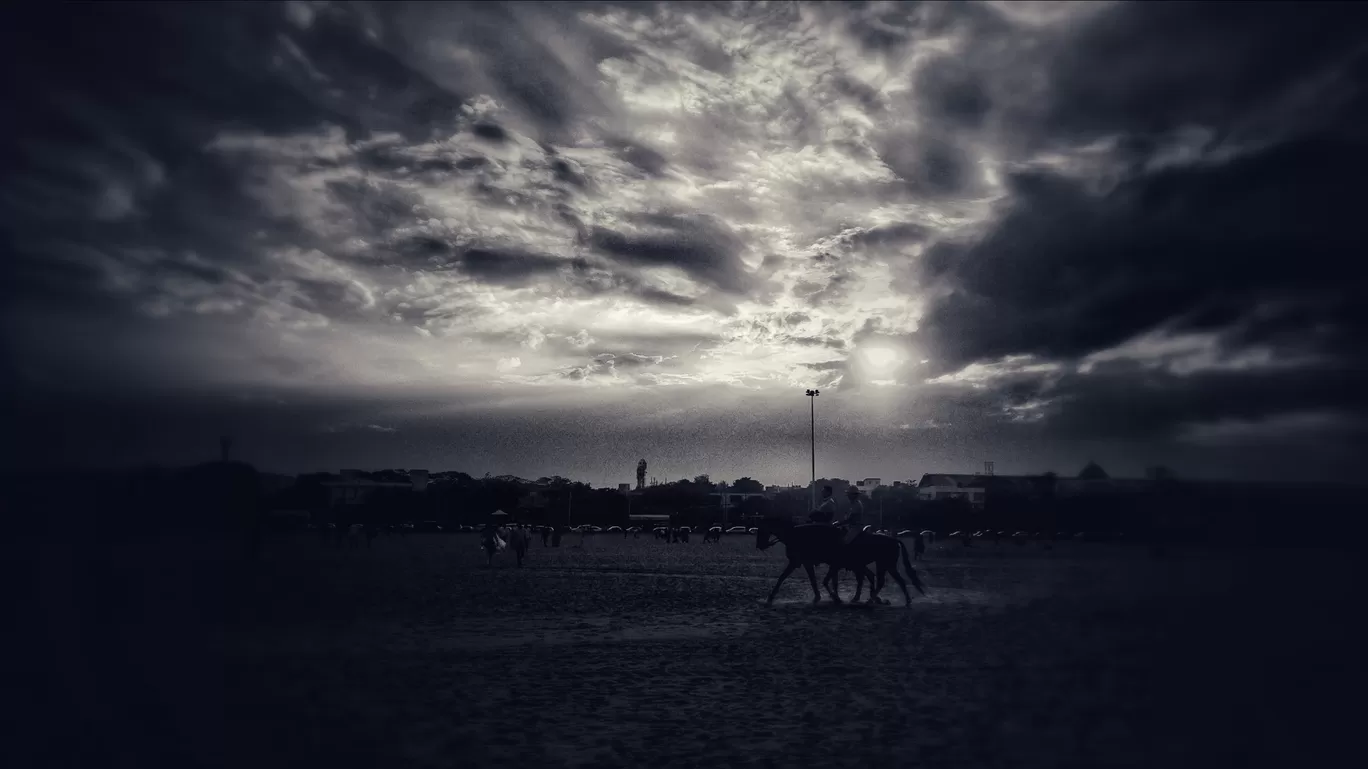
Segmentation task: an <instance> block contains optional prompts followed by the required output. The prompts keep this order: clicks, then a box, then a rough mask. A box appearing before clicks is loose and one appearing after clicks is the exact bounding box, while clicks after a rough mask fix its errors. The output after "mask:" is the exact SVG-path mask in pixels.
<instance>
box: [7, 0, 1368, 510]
mask: <svg viewBox="0 0 1368 769" xmlns="http://www.w3.org/2000/svg"><path fill="white" fill-rule="evenodd" d="M3 13H4V14H6V16H7V17H8V18H7V20H6V21H5V22H4V23H3V24H0V28H3V30H4V31H3V32H0V37H2V38H3V39H0V45H2V47H3V49H4V50H3V52H0V56H3V57H4V58H5V63H4V71H3V73H0V77H2V78H3V80H0V82H3V89H4V90H3V94H2V95H3V102H4V103H5V104H6V105H7V107H6V113H7V117H6V118H5V121H4V125H3V127H0V264H2V265H3V266H0V297H3V305H0V312H3V316H2V318H3V344H4V355H3V364H0V365H3V368H2V369H0V375H3V378H4V380H5V381H6V382H7V383H8V386H7V388H6V389H9V390H10V395H9V397H7V398H6V401H7V405H6V406H5V410H6V412H7V415H6V417H5V421H6V422H7V423H8V424H9V425H10V428H9V429H7V430H6V434H5V443H6V446H7V448H6V453H7V454H8V459H7V461H8V462H9V463H10V464H12V465H22V466H51V465H121V466H123V465H136V464H146V463H158V464H171V465H175V464H186V463H191V462H197V461H203V460H206V459H211V458H214V457H215V456H216V455H217V453H218V436H220V435H223V434H229V435H232V436H233V439H234V448H233V454H234V456H235V457H237V458H241V459H243V460H246V461H250V462H252V463H254V464H256V465H257V466H258V467H260V468H262V469H267V470H274V471H279V472H304V471H314V470H322V469H332V470H336V469H337V468H340V467H358V468H384V467H409V468H414V467H421V468H428V469H430V470H433V471H437V470H446V469H454V470H462V471H465V472H469V473H472V474H477V475H482V474H484V473H486V472H490V473H493V474H495V475H498V474H502V473H511V474H516V475H521V476H524V477H531V478H535V477H538V476H542V475H550V474H561V475H566V476H571V477H576V478H581V479H584V480H587V481H590V482H592V483H594V484H596V485H598V484H605V483H606V484H615V483H618V482H627V481H630V480H632V479H633V476H634V473H635V466H636V461H637V460H638V459H639V458H645V459H646V460H647V462H648V465H649V467H648V471H647V474H648V476H651V477H657V478H660V479H662V480H666V479H668V480H674V479H678V478H681V477H686V476H692V475H694V474H697V473H705V472H706V473H709V474H710V475H711V476H712V477H713V478H714V479H731V478H736V477H740V476H752V477H756V478H760V479H762V480H764V481H766V482H769V483H802V482H804V481H806V480H807V478H808V476H809V473H810V455H809V451H810V446H809V440H810V437H811V436H810V429H811V425H810V419H811V412H810V409H811V408H814V407H815V412H816V418H815V431H816V438H815V441H816V462H817V474H818V475H819V476H829V477H847V478H850V477H854V478H863V477H870V476H873V477H881V478H884V479H885V480H892V479H906V478H917V477H920V475H921V474H922V473H925V472H972V471H975V470H978V469H981V468H982V463H983V462H984V461H993V462H994V463H995V471H996V472H997V473H1000V474H1005V473H1028V472H1043V471H1047V470H1048V471H1055V472H1058V473H1060V474H1063V475H1070V474H1073V473H1074V472H1076V471H1077V470H1078V469H1079V468H1081V467H1082V466H1083V464H1084V463H1086V462H1087V461H1089V460H1096V461H1098V462H1099V463H1100V464H1102V465H1103V467H1105V468H1106V469H1107V470H1109V471H1110V472H1111V473H1112V474H1113V475H1116V476H1131V477H1138V476H1140V475H1141V474H1142V473H1143V472H1144V469H1145V468H1146V467H1148V466H1151V465H1156V464H1163V465H1167V466H1169V467H1171V468H1173V470H1174V471H1175V472H1176V473H1177V474H1178V475H1180V476H1189V477H1224V478H1243V479H1274V478H1279V477H1293V478H1297V479H1303V480H1335V479H1344V478H1346V477H1352V476H1356V475H1357V472H1356V471H1357V469H1358V465H1357V459H1358V457H1360V456H1363V455H1364V453H1365V452H1364V449H1365V448H1368V381H1366V380H1368V365H1365V364H1368V352H1366V350H1368V347H1365V345H1364V344H1363V343H1362V341H1361V339H1362V338H1363V332H1364V331H1365V328H1368V316H1366V315H1365V312H1366V311H1365V309H1364V308H1365V306H1368V305H1365V303H1364V300H1365V298H1368V290H1365V289H1366V287H1368V279H1366V275H1368V271H1365V268H1364V266H1363V259H1364V256H1365V254H1368V250H1366V249H1365V245H1368V243H1365V240H1366V239H1365V237H1364V225H1363V221H1362V217H1363V209H1362V205H1361V201H1362V200H1363V199H1364V198H1363V194H1362V191H1361V190H1362V186H1363V184H1364V180H1365V178H1368V175H1366V174H1365V170H1368V107H1366V105H1368V101H1365V94H1364V83H1365V75H1366V74H1368V35H1365V33H1364V31H1363V30H1365V29H1368V23H1366V22H1368V11H1366V10H1365V9H1364V7H1363V6H1362V4H1356V3H1345V4H1317V3H1311V2H1299V3H1295V4H1292V3H1288V4H1258V3H1120V2H1096V3H1063V2H1001V3H999V2H980V3H961V4H940V3H843V4H790V3H573V2H560V3H548V4H537V3H530V2H519V3H510V4H482V3H481V4H469V3H452V4H441V3H403V2H393V3H375V4H366V3H356V4H343V3H325V2H313V3H305V2H290V3H279V4H246V3H243V4H233V5H227V4H224V5H209V4H198V3H195V4H190V3H187V4H171V3H165V4H147V5H133V4H128V5H125V4H118V3H98V4H83V5H58V4H37V5H34V6H32V7H28V6H26V7H24V8H23V9H14V8H10V7H8V6H7V7H6V8H5V10H4V11H3ZM808 388H818V389H820V391H821V394H820V395H819V396H818V397H817V398H816V399H815V402H813V401H812V400H810V399H809V398H807V397H806V396H805V394H804V393H805V390H806V389H808Z"/></svg>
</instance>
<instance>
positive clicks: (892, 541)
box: [822, 531, 926, 605]
mask: <svg viewBox="0 0 1368 769" xmlns="http://www.w3.org/2000/svg"><path fill="white" fill-rule="evenodd" d="M857 543H863V544H864V545H865V546H867V548H868V549H867V550H865V551H860V550H851V551H849V553H850V557H851V559H858V558H861V557H863V558H864V559H865V560H863V561H861V563H863V564H866V565H867V564H869V563H870V562H873V563H874V565H875V567H876V569H877V572H878V582H875V581H874V579H872V578H871V579H870V580H869V602H870V603H884V604H886V603H888V601H887V600H886V599H883V598H879V591H880V590H883V587H884V581H885V580H884V575H885V573H886V572H888V571H891V572H892V573H893V579H894V580H895V581H897V583H898V586H899V587H901V588H902V591H903V597H904V598H906V600H907V603H908V604H909V605H910V604H911V603H912V596H911V595H909V594H908V592H907V584H906V583H905V582H903V578H902V575H900V574H899V573H898V551H902V558H903V566H904V568H906V569H907V578H908V580H910V581H911V582H912V585H913V586H914V587H916V588H917V590H918V591H919V592H920V593H921V594H922V595H926V589H925V588H924V587H922V583H921V579H920V578H919V577H918V576H917V570H916V569H914V568H912V563H911V562H910V561H909V560H908V558H907V544H906V543H905V542H903V541H902V540H901V539H899V538H897V537H892V536H888V535H886V534H874V533H871V532H868V531H866V532H861V533H860V534H859V535H858V536H856V538H855V539H854V540H853V541H852V542H850V543H849V544H848V546H853V545H855V544H857ZM846 568H849V566H847V567H846ZM851 571H854V572H855V597H854V598H853V599H851V600H852V601H859V600H860V593H861V592H862V591H863V590H864V579H865V576H866V575H867V574H868V569H865V571H864V572H861V571H858V570H855V569H851ZM840 573H841V569H840V567H836V566H833V567H832V569H831V571H830V572H829V573H828V574H827V576H826V578H825V579H823V580H822V584H824V585H827V583H828V582H829V583H830V584H829V585H828V589H829V590H833V591H839V589H840V586H839V584H838V583H839V579H840Z"/></svg>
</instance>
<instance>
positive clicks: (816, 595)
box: [803, 563, 822, 603]
mask: <svg viewBox="0 0 1368 769" xmlns="http://www.w3.org/2000/svg"><path fill="white" fill-rule="evenodd" d="M803 568H804V569H807V573H808V582H809V583H811V584H812V602H813V603H817V602H819V601H821V600H822V593H821V591H820V590H818V589H817V572H816V571H814V570H813V568H812V564H810V563H805V564H803Z"/></svg>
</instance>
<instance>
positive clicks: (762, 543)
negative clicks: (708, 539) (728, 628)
mask: <svg viewBox="0 0 1368 769" xmlns="http://www.w3.org/2000/svg"><path fill="white" fill-rule="evenodd" d="M844 537H845V531H844V529H842V528H840V527H837V526H831V525H828V524H820V523H819V524H803V525H798V526H794V525H791V524H775V523H762V524H761V525H760V526H759V527H757V529H756V532H755V547H756V549H759V550H765V549H767V548H769V547H770V546H772V545H773V544H774V543H775V542H782V543H784V550H785V554H786V555H787V557H788V561H789V562H788V566H786V567H785V568H784V572H783V574H781V575H780V576H779V581H778V582H777V583H775V585H774V589H773V590H771V591H770V595H769V599H768V600H767V601H766V602H765V603H766V605H767V606H768V605H772V604H773V603H774V596H775V595H777V594H778V593H779V587H780V585H783V584H784V580H785V579H788V576H789V575H790V574H792V573H793V571H794V569H797V568H798V566H799V565H801V566H803V568H805V569H806V570H807V573H808V581H809V582H811V583H812V602H813V603H818V602H819V601H821V599H822V594H821V592H820V591H819V590H818V588H817V575H816V574H815V573H814V571H813V567H814V566H815V565H816V564H819V563H825V564H828V565H829V566H830V567H831V569H830V571H828V573H827V577H826V579H824V580H823V584H824V585H825V586H826V588H827V592H828V593H830V595H831V600H832V601H833V602H834V603H841V602H842V601H841V598H840V596H839V595H838V594H837V588H838V583H837V579H836V574H837V572H838V570H839V569H849V570H851V571H853V572H855V573H856V575H857V578H858V579H859V580H860V581H859V582H858V583H857V588H856V591H857V592H856V599H855V600H859V594H860V591H861V589H862V587H863V584H864V583H863V580H864V578H866V577H868V578H869V586H870V602H871V603H876V602H878V601H879V598H878V591H879V589H881V588H882V586H883V582H884V576H885V574H887V573H889V572H891V573H892V574H893V579H894V580H895V581H896V582H897V583H898V586H899V587H901V588H902V591H903V597H904V598H905V599H906V601H907V606H908V607H909V608H910V607H911V605H912V595H911V594H910V593H908V591H907V582H906V580H904V579H903V577H902V575H901V574H899V573H898V552H899V551H901V552H902V559H903V567H904V568H905V569H906V571H907V573H908V578H909V579H911V580H912V584H913V585H914V586H915V587H916V588H917V590H918V591H919V592H921V593H922V594H923V595H925V594H926V589H925V587H923V586H922V583H921V580H920V579H919V578H918V577H917V572H916V570H914V569H913V568H912V563H911V560H910V559H909V558H908V555H907V546H906V545H905V544H903V543H902V541H901V540H899V539H897V538H895V537H880V536H878V535H871V534H861V535H859V536H857V537H856V538H855V539H854V540H852V541H851V542H850V543H848V544H847V543H845V542H844ZM871 562H872V563H874V564H875V565H876V566H877V568H878V571H879V576H878V580H877V581H876V579H875V576H874V574H873V573H871V572H870V571H869V567H868V566H867V564H869V563H871Z"/></svg>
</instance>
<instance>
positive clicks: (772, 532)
mask: <svg viewBox="0 0 1368 769" xmlns="http://www.w3.org/2000/svg"><path fill="white" fill-rule="evenodd" d="M780 539H781V537H780V533H779V527H778V526H777V525H775V524H774V523H771V522H769V521H761V522H760V525H759V526H757V527H755V549H757V550H765V549H767V548H769V547H770V546H771V545H773V544H774V543H775V542H779V541H780Z"/></svg>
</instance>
